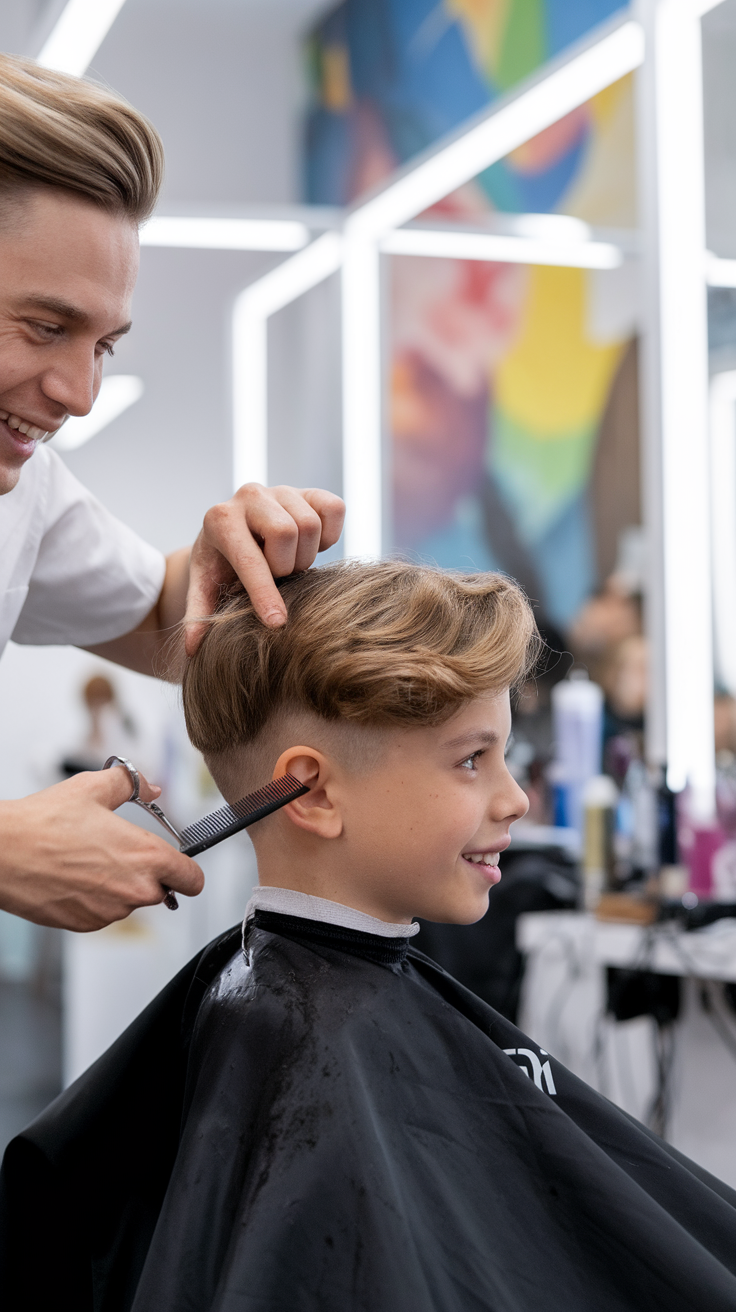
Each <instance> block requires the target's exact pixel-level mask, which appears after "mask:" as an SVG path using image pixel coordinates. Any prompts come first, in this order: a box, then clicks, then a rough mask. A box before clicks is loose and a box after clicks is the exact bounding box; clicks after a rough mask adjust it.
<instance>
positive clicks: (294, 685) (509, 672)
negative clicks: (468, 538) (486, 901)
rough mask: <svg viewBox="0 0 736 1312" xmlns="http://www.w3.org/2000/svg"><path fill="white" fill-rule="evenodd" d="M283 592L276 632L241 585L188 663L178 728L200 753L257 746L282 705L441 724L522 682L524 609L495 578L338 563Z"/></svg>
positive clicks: (373, 720)
mask: <svg viewBox="0 0 736 1312" xmlns="http://www.w3.org/2000/svg"><path fill="white" fill-rule="evenodd" d="M279 587H280V590H281V595H282V597H283V599H284V602H285V603H286V606H287V609H288V619H287V621H286V624H285V625H284V626H283V627H282V628H277V629H273V628H266V626H265V625H264V624H262V623H261V622H260V621H259V620H258V618H257V617H256V615H255V612H254V610H253V607H252V606H251V604H250V601H249V600H248V597H247V596H246V594H245V593H244V592H242V591H238V592H237V593H236V594H234V595H230V596H229V597H227V598H225V599H224V601H223V603H222V605H221V607H220V609H219V611H218V613H217V614H216V615H215V616H214V618H213V620H212V621H211V622H210V626H209V629H208V631H207V633H206V634H205V637H204V639H203V641H202V643H201V645H200V647H199V650H198V651H197V653H196V655H195V656H193V657H192V658H191V659H190V660H189V661H188V662H187V665H186V667H185V671H184V679H183V694H184V711H185V715H186V721H187V729H188V731H189V736H190V738H191V740H192V742H193V743H194V745H195V747H198V748H199V750H200V751H202V752H203V753H204V754H205V756H206V757H207V758H208V759H209V758H212V757H218V756H221V755H222V754H224V753H228V752H231V751H233V750H236V749H238V748H240V747H242V746H244V745H246V744H248V743H251V742H253V740H254V739H256V738H257V736H258V735H259V734H260V732H261V730H262V729H264V728H265V726H267V724H268V722H269V720H271V719H272V718H273V717H274V716H276V715H277V714H278V713H279V712H281V711H283V710H297V711H299V710H301V711H305V710H306V711H308V712H311V713H312V714H314V715H317V716H320V717H322V718H323V719H325V720H330V721H333V722H335V721H343V722H345V721H347V722H349V723H351V724H353V725H366V726H368V725H371V726H390V725H406V726H409V725H433V724H439V723H442V721H443V720H446V719H449V717H450V716H451V715H452V714H453V712H454V711H456V710H459V708H460V707H461V706H462V705H463V703H465V702H467V701H469V700H470V699H472V698H474V697H478V696H480V695H482V694H483V693H487V692H501V691H502V690H504V689H506V688H513V687H515V686H516V685H518V684H519V682H520V681H521V680H523V679H524V678H525V677H526V676H527V675H528V673H529V670H530V669H531V667H532V665H533V663H534V660H535V658H536V656H537V651H538V645H539V638H538V635H537V628H536V624H535V622H534V616H533V614H532V610H531V607H530V605H529V603H528V601H527V599H526V597H525V596H524V594H523V592H522V591H521V589H520V588H519V587H517V585H516V584H515V583H513V582H512V580H511V579H508V578H506V577H504V576H503V575H501V574H459V573H450V572H446V571H444V570H439V569H431V568H429V567H426V566H420V565H412V564H407V563H404V562H401V561H390V560H386V561H379V562H377V563H375V564H363V563H361V562H359V561H340V562H337V563H335V564H331V565H326V566H323V567H322V568H319V569H312V570H308V571H307V572H306V573H303V574H295V575H292V576H291V577H290V578H288V579H284V580H282V581H281V582H280V584H279Z"/></svg>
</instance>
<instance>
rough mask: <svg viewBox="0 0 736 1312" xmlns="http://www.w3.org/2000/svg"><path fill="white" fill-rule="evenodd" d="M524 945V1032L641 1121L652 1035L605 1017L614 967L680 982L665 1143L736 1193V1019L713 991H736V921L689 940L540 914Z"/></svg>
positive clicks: (635, 1024)
mask: <svg viewBox="0 0 736 1312" xmlns="http://www.w3.org/2000/svg"><path fill="white" fill-rule="evenodd" d="M517 943H518V946H519V948H520V950H521V951H522V952H523V953H524V954H525V956H526V958H527V969H526V975H525V979H524V989H523V994H522V1007H521V1015H520V1022H519V1023H520V1025H521V1028H522V1029H523V1030H525V1032H526V1033H528V1034H529V1035H530V1036H531V1037H532V1038H533V1039H535V1040H536V1041H537V1042H538V1043H540V1044H541V1046H542V1047H544V1048H546V1049H547V1050H548V1051H550V1052H552V1053H554V1055H555V1056H556V1057H558V1058H559V1059H560V1061H562V1062H564V1063H565V1065H567V1066H569V1068H570V1069H571V1070H573V1071H574V1072H575V1073H576V1074H577V1075H579V1076H580V1077H581V1078H582V1079H584V1080H586V1081H587V1082H588V1083H589V1084H591V1085H592V1086H593V1087H594V1088H597V1089H599V1090H600V1092H601V1093H604V1094H605V1095H606V1096H607V1097H609V1098H611V1099H612V1100H613V1101H614V1102H616V1103H618V1104H619V1106H622V1107H624V1108H625V1109H626V1111H628V1112H630V1113H631V1114H632V1115H634V1116H637V1117H638V1118H639V1119H641V1120H646V1119H647V1115H648V1108H649V1104H650V1103H651V1099H652V1096H653V1092H654V1089H655V1087H656V1067H655V1053H654V1038H655V1026H654V1022H653V1021H652V1020H651V1019H650V1018H649V1017H639V1018H637V1019H636V1020H631V1021H624V1022H617V1021H614V1020H613V1019H612V1018H611V1017H608V1016H606V1014H605V967H606V966H619V967H628V968H631V969H640V970H652V971H655V972H657V973H659V974H666V975H678V976H680V977H681V978H682V979H683V981H684V989H683V1005H682V1009H681V1016H680V1018H679V1019H678V1021H677V1024H676V1026H675V1057H674V1063H673V1070H672V1077H671V1081H670V1087H671V1091H672V1102H671V1114H670V1117H669V1122H668V1131H667V1137H668V1139H669V1140H670V1142H672V1143H673V1144H674V1145H675V1146H676V1147H677V1148H679V1149H680V1150H681V1151H682V1152H684V1153H686V1154H687V1155H688V1156H689V1157H692V1158H693V1159H694V1160H695V1161H697V1162H699V1163H700V1164H701V1165H702V1166H704V1167H705V1168H706V1169H707V1170H709V1171H712V1172H713V1174H714V1175H718V1176H720V1178H721V1179H723V1180H726V1181H727V1183H729V1184H730V1185H731V1186H732V1187H736V1016H734V1015H733V1013H732V1012H730V1010H729V1008H728V1007H727V1006H725V1005H724V1001H723V996H722V990H721V989H720V987H719V985H718V983H714V981H716V982H717V981H723V980H734V981H736V921H733V920H722V921H718V922H716V924H715V925H713V926H709V927H708V928H707V929H704V930H697V931H694V932H691V933H688V932H685V931H682V930H680V929H678V928H676V926H675V925H674V923H672V922H670V923H665V924H662V925H655V926H650V927H649V926H648V927H644V926H640V925H624V924H612V923H608V922H602V921H596V920H595V918H594V917H593V916H592V915H589V914H587V913H584V912H555V911H551V912H534V913H531V914H528V915H525V916H520V917H519V921H518V926H517ZM704 995H705V999H706V1001H707V1002H708V1004H709V1008H710V1010H706V1009H705V1008H704V1006H703V996H704Z"/></svg>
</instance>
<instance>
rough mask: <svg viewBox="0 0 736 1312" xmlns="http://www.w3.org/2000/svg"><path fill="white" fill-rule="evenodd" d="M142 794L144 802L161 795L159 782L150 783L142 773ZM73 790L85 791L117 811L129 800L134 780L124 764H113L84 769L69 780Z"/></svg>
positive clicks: (140, 775)
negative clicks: (95, 768) (105, 767)
mask: <svg viewBox="0 0 736 1312" xmlns="http://www.w3.org/2000/svg"><path fill="white" fill-rule="evenodd" d="M139 778H140V794H139V796H140V797H141V799H142V800H143V801H144V802H155V800H156V798H157V797H160V796H161V789H160V788H159V786H158V784H149V782H148V780H147V779H146V777H145V775H142V774H140V772H139ZM68 783H69V784H71V785H72V789H71V791H74V792H78V791H83V792H85V793H87V794H88V795H89V797H90V798H91V799H93V800H94V801H96V802H100V803H101V805H102V806H107V807H109V809H110V810H111V811H116V810H117V808H118V807H119V806H122V805H123V802H128V801H129V800H130V797H131V795H132V792H133V780H132V779H131V777H130V775H129V774H128V771H127V770H126V768H125V766H124V765H112V766H110V769H109V770H94V771H92V770H90V771H83V772H82V773H81V774H77V775H74V776H73V777H72V778H71V779H69V780H68Z"/></svg>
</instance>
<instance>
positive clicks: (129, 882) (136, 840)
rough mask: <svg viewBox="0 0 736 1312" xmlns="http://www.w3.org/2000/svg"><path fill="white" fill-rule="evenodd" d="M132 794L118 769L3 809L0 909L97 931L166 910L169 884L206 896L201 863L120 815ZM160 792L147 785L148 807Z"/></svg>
mask: <svg viewBox="0 0 736 1312" xmlns="http://www.w3.org/2000/svg"><path fill="white" fill-rule="evenodd" d="M130 787H131V786H130V776H129V775H128V772H127V770H124V769H123V768H122V767H121V766H117V767H116V768H115V769H111V770H100V771H98V772H90V773H86V772H85V773H83V774H77V775H74V777H73V778H72V779H67V780H65V781H64V782H63V783H60V784H54V786H53V787H52V788H46V789H44V791H43V792H41V793H34V794H33V795H32V796H31V797H23V798H21V799H20V800H18V801H10V802H0V906H1V907H3V909H4V910H5V911H12V912H13V914H14V915H16V916H22V917H23V918H24V919H25V920H33V921H35V922H36V924H37V925H54V926H56V927H58V928H61V929H77V930H90V929H101V928H102V927H103V925H109V924H111V923H112V921H114V920H123V919H124V917H125V916H127V915H129V914H130V912H131V911H133V910H134V909H135V908H136V907H146V906H153V905H154V904H155V903H157V902H161V901H162V900H163V897H164V890H163V887H162V886H163V885H164V884H166V885H168V887H169V888H172V889H175V890H176V892H177V893H184V894H186V895H187V897H193V896H194V895H195V894H197V893H200V892H201V891H202V888H203V886H204V876H203V874H202V871H201V870H200V868H199V866H198V865H197V864H196V862H194V861H192V859H191V858H190V857H188V856H184V855H183V854H182V853H181V852H179V851H178V850H177V849H176V848H175V847H172V846H171V845H170V844H169V843H167V842H165V841H164V839H163V838H159V837H158V835H157V834H149V833H148V831H147V830H145V829H142V828H140V827H139V826H138V825H132V824H129V823H128V821H127V820H122V819H121V818H120V816H117V815H114V814H113V812H114V810H115V808H116V807H118V806H122V804H123V802H125V801H127V800H128V798H129V797H130ZM160 792H161V789H160V788H155V787H152V786H151V784H149V783H148V782H147V781H146V780H145V779H143V778H141V791H140V795H141V797H142V798H143V800H144V802H152V801H154V800H155V799H156V798H157V797H158V796H159V794H160ZM164 914H166V913H164Z"/></svg>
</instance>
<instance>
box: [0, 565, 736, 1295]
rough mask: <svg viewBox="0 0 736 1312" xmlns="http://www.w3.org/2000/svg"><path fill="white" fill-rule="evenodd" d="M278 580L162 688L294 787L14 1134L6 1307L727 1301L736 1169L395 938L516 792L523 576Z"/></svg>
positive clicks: (512, 811) (479, 875)
mask: <svg viewBox="0 0 736 1312" xmlns="http://www.w3.org/2000/svg"><path fill="white" fill-rule="evenodd" d="M282 591H283V596H284V600H285V602H286V604H287V608H288V614H289V620H288V623H287V625H286V626H285V627H284V628H283V629H278V630H268V629H266V628H265V627H264V626H263V625H262V624H260V623H259V621H258V620H257V619H256V618H255V616H254V613H253V610H252V607H251V605H250V603H249V602H248V600H247V598H245V597H244V596H243V595H242V594H240V595H236V596H232V597H230V598H229V599H227V600H226V601H225V603H224V604H223V606H222V608H221V610H220V613H219V614H218V615H217V616H216V617H215V619H214V621H213V622H212V624H211V626H210V629H209V632H208V634H207V636H206V638H205V640H204V642H203V643H202V646H201V648H200V650H199V651H198V653H197V654H196V656H194V657H193V658H192V660H191V661H190V663H189V666H188V669H187V672H186V675H185V680H184V705H185V711H186V715H187V723H188V727H189V732H190V735H191V737H192V741H193V742H194V743H195V745H197V746H198V747H199V748H200V749H201V750H202V751H203V752H204V755H205V758H206V760H207V762H208V764H209V766H210V769H211V770H212V772H213V775H214V777H215V779H216V780H217V782H218V784H219V786H220V788H221V789H222V791H223V793H224V795H225V797H226V798H227V799H228V800H230V801H235V800H237V799H238V798H239V797H240V796H242V795H243V794H245V793H247V792H249V791H250V790H252V789H253V788H254V787H257V786H258V785H260V784H262V783H263V782H265V781H266V780H267V779H268V778H269V777H270V776H271V775H274V776H280V775H282V774H284V773H286V772H287V771H288V772H290V773H292V774H295V775H297V776H298V777H299V778H300V779H301V780H302V781H303V782H304V783H306V784H308V785H309V792H308V793H307V794H305V795H304V796H302V797H301V798H298V799H297V800H296V801H294V802H292V803H290V804H289V805H288V806H287V807H285V808H284V809H283V810H282V811H280V812H277V813H276V814H274V815H272V816H269V817H268V818H267V819H265V820H263V821H261V822H259V823H258V824H257V825H256V826H254V828H253V829H252V830H251V831H250V832H251V834H252V838H253V842H254V845H255V849H256V853H257V857H258V868H259V878H260V887H259V888H258V889H257V890H256V892H255V894H254V896H253V898H252V900H251V902H250V904H249V907H248V909H247V911H246V918H245V923H244V928H243V945H242V946H241V943H240V931H239V930H238V931H237V934H233V933H230V934H228V935H225V936H223V937H222V938H221V939H220V940H218V941H217V942H216V943H215V944H214V945H213V946H212V947H211V948H210V949H209V950H207V951H206V952H205V953H204V954H202V956H201V957H200V958H199V960H198V961H197V962H196V963H194V966H193V967H192V968H188V970H187V971H185V972H182V975H181V976H180V977H179V978H178V980H175V981H174V982H173V983H172V985H170V986H169V989H168V990H167V991H166V993H165V994H163V995H161V997H160V998H159V999H158V1000H157V1001H156V1002H154V1003H153V1004H152V1006H151V1008H149V1009H148V1012H146V1013H144V1014H143V1016H142V1017H141V1018H139V1020H138V1021H137V1022H136V1024H135V1025H134V1026H133V1027H131V1029H130V1030H129V1031H128V1032H127V1033H126V1034H125V1035H123V1036H122V1038H121V1039H120V1040H119V1041H118V1043H117V1044H115V1045H114V1046H113V1048H112V1049H110V1051H109V1052H108V1053H107V1054H106V1055H105V1056H104V1057H103V1058H101V1060H100V1062H99V1063H97V1065H96V1066H95V1067H93V1068H92V1069H91V1071H90V1072H88V1073H87V1074H86V1075H85V1076H83V1077H82V1079H81V1080H80V1081H78V1083H77V1085H76V1086H73V1087H72V1089H70V1090H69V1091H68V1092H67V1093H66V1094H64V1095H63V1096H62V1098H61V1099H60V1100H58V1101H57V1103H56V1104H54V1106H53V1107H52V1108H51V1109H49V1111H48V1112H46V1113H45V1114H44V1115H43V1116H42V1117H41V1118H39V1120H38V1121H37V1122H36V1123H35V1125H34V1126H33V1127H31V1128H30V1129H29V1130H28V1131H27V1132H26V1133H25V1135H23V1136H20V1137H19V1139H17V1140H15V1141H14V1143H13V1144H12V1145H11V1147H10V1148H9V1150H8V1154H7V1157H6V1163H5V1167H4V1174H5V1187H6V1208H7V1214H8V1218H9V1219H8V1220H7V1221H6V1223H5V1234H6V1243H7V1247H8V1251H9V1257H8V1258H6V1269H7V1270H8V1271H10V1272H11V1273H13V1272H14V1276H13V1277H12V1278H14V1279H15V1281H16V1284H15V1286H14V1287H13V1285H12V1279H11V1278H9V1280H8V1288H9V1289H11V1290H12V1291H13V1297H14V1298H15V1299H16V1302H15V1303H13V1302H12V1300H11V1301H8V1299H7V1298H6V1302H5V1304H4V1306H5V1307H11V1306H18V1307H23V1308H24V1309H27V1308H31V1307H36V1306H39V1307H41V1306H43V1307H54V1309H58V1308H60V1307H67V1306H68V1307H73V1308H74V1309H75V1312H80V1310H81V1309H83V1308H87V1307H94V1308H95V1309H96V1310H101V1312H112V1310H113V1309H115V1312H118V1310H119V1309H130V1308H132V1309H133V1312H215V1310H216V1312H256V1310H257V1312H358V1310H359V1309H360V1310H361V1312H363V1310H364V1309H365V1310H366V1312H475V1310H476V1309H477V1310H478V1312H480V1309H489V1310H490V1309H493V1312H517V1310H518V1312H532V1309H534V1312H536V1309H538V1308H541V1307H543V1308H545V1309H553V1310H557V1309H559V1310H560V1312H562V1310H563V1309H564V1310H565V1312H569V1310H570V1309H580V1310H581V1312H582V1310H585V1312H587V1310H588V1309H590V1310H591V1312H592V1310H593V1309H595V1312H602V1310H605V1312H609V1310H610V1312H614V1310H616V1312H619V1310H620V1312H624V1310H626V1312H630V1309H642V1312H643V1309H647V1312H649V1309H654V1308H665V1309H677V1310H680V1309H682V1310H683V1312H684V1310H685V1309H694V1308H708V1309H709V1312H725V1310H726V1309H731V1310H733V1309H734V1308H736V1195H734V1193H733V1192H732V1191H731V1190H730V1189H728V1188H727V1187H726V1186H724V1185H722V1184H721V1183H720V1182H719V1181H716V1180H714V1179H713V1178H711V1177H709V1176H708V1175H707V1174H706V1173H705V1172H703V1171H701V1170H700V1169H699V1168H698V1167H696V1166H694V1165H693V1164H692V1163H689V1162H687V1161H686V1159H684V1158H682V1157H680V1156H679V1155H678V1154H677V1153H675V1152H674V1150H672V1149H670V1148H669V1147H668V1146H667V1145H666V1144H663V1143H661V1142H660V1141H659V1140H658V1139H657V1138H656V1137H655V1136H653V1135H651V1134H650V1133H649V1132H648V1131H646V1130H645V1129H644V1128H643V1127H642V1126H640V1125H638V1124H636V1123H635V1122H633V1121H632V1120H630V1119H629V1118H628V1117H626V1116H625V1115H624V1114H623V1113H622V1112H620V1111H619V1110H618V1109H616V1108H615V1107H612V1106H611V1105H610V1104H608V1103H607V1102H606V1101H605V1100H604V1099H603V1098H600V1097H599V1096H598V1095H597V1094H595V1093H593V1092H592V1091H591V1090H590V1089H588V1088H587V1087H586V1086H585V1085H583V1084H582V1083H581V1082H580V1081H578V1080H577V1079H575V1078H574V1077H573V1076H571V1075H570V1074H569V1073H568V1072H567V1071H566V1070H565V1069H564V1068H563V1067H561V1066H559V1065H558V1064H557V1063H556V1062H555V1061H554V1060H553V1059H552V1058H551V1057H550V1056H549V1054H547V1053H546V1052H542V1051H541V1050H540V1049H539V1048H538V1047H537V1046H536V1044H534V1043H533V1042H532V1041H531V1040H529V1039H527V1038H526V1037H525V1036H524V1035H523V1034H521V1033H520V1032H519V1031H518V1030H517V1029H515V1027H514V1026H513V1025H511V1024H510V1023H509V1022H507V1021H505V1020H503V1019H502V1018H501V1017H499V1016H498V1015H497V1014H496V1013H495V1012H493V1011H492V1010H491V1008H489V1007H487V1006H486V1005H485V1004H484V1003H482V1002H481V1001H480V1000H478V999H476V998H475V997H473V995H472V994H470V993H468V992H467V991H466V990H465V989H463V988H462V987H461V986H460V985H458V984H456V983H455V981H454V980H452V979H451V977H450V976H448V975H446V974H445V973H444V972H443V971H442V970H440V969H439V968H438V967H437V966H435V965H434V964H433V963H432V962H430V961H429V960H428V959H427V958H425V957H423V956H422V954H421V953H420V952H417V951H415V950H414V948H413V947H412V946H410V941H411V939H412V937H413V935H414V933H415V931H416V926H415V925H414V924H413V917H414V916H415V915H419V916H422V917H425V918H427V919H429V920H447V921H454V922H456V923H469V922H472V921H474V920H477V919H478V918H479V917H480V916H482V915H483V913H484V912H485V910H486V908H487V902H488V890H489V888H490V887H491V886H492V885H493V884H494V883H495V882H496V881H497V880H498V879H499V877H500V876H499V870H498V858H499V854H500V853H501V852H502V851H503V849H504V848H505V847H506V845H507V844H508V841H509V825H510V824H511V823H512V822H513V821H514V820H515V819H517V818H518V817H519V816H520V815H522V814H523V813H524V811H525V809H526V799H525V797H524V794H523V793H522V792H521V790H520V789H519V788H518V787H517V785H516V784H515V783H514V781H513V779H512V778H511V776H510V775H509V773H508V771H507V770H506V767H505V764H504V745H505V742H506V738H507V736H508V732H509V727H510V709H509V690H510V689H512V688H513V687H514V685H515V684H516V683H517V682H518V680H519V679H520V678H522V677H523V676H524V675H525V674H526V672H527V670H528V668H529V662H530V657H531V656H532V655H533V654H534V648H535V630H534V623H533V619H532V616H531V612H530V610H529V607H528V605H527V603H526V601H525V600H524V598H523V596H522V594H521V593H520V592H519V590H518V589H517V588H516V587H515V586H514V585H513V584H512V583H510V582H509V581H508V580H506V579H504V578H501V577H499V576H495V575H475V576H466V577H460V576H452V575H448V574H444V573H441V572H439V571H435V570H431V569H426V568H420V567H416V566H412V565H407V564H402V563H396V562H383V563H380V564H373V565H369V564H359V563H355V564H350V563H343V564H335V565H330V566H328V567H326V568H324V569H320V570H314V571H311V572H309V573H306V574H301V575H298V576H293V577H291V578H290V579H287V580H285V581H284V582H283V584H282ZM254 671H255V672H256V673H255V674H254ZM185 995H186V996H185ZM39 1234H40V1235H42V1236H43V1241H42V1242H43V1246H44V1249H45V1250H46V1251H47V1252H48V1254H49V1256H48V1257H47V1262H46V1269H47V1271H49V1270H50V1273H51V1274H50V1275H45V1274H43V1271H41V1273H40V1274H39V1270H38V1268H39V1267H41V1265H42V1264H41V1263H39V1262H37V1263H36V1264H35V1266H34V1263H33V1260H32V1257H33V1244H32V1241H35V1240H36V1239H37V1237H38V1236H39ZM21 1291H22V1294H23V1296H21ZM34 1300H35V1301H34Z"/></svg>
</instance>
